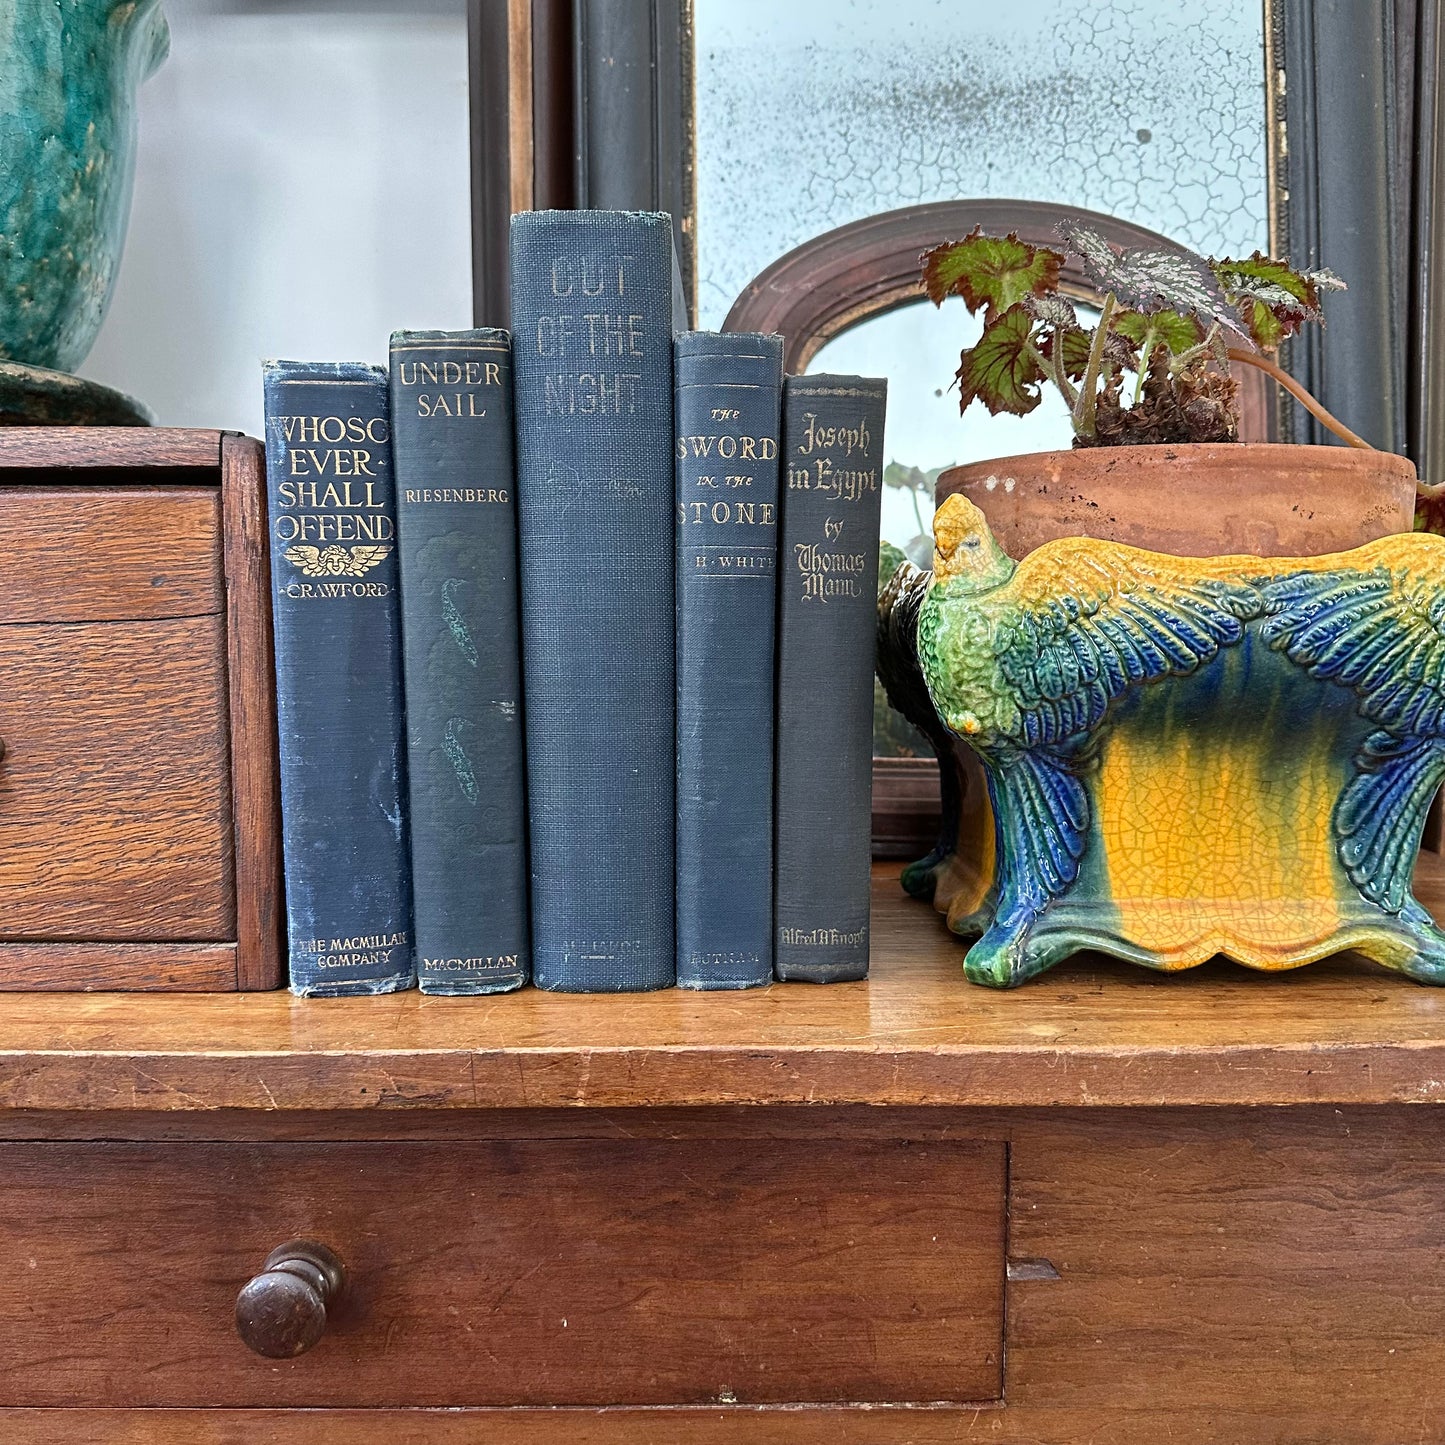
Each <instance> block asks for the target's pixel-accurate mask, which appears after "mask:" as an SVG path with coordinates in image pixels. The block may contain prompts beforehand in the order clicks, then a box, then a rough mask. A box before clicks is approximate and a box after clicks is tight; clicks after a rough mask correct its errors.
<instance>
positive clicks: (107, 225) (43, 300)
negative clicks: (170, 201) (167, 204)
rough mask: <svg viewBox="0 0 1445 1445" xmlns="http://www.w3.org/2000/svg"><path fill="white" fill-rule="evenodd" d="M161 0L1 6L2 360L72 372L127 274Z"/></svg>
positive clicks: (160, 51) (162, 43)
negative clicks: (141, 129) (139, 142)
mask: <svg viewBox="0 0 1445 1445" xmlns="http://www.w3.org/2000/svg"><path fill="white" fill-rule="evenodd" d="M169 44H170V34H169V31H168V30H167V28H166V21H165V16H164V14H163V13H162V11H161V8H160V0H0V358H3V359H4V360H6V361H11V362H19V363H23V364H25V365H26V366H31V367H49V368H52V369H55V370H59V371H73V370H74V369H75V368H76V367H77V366H79V364H80V363H81V362H82V361H83V360H84V359H85V357H86V355H87V354H88V353H89V351H90V348H91V346H92V344H93V343H94V341H95V337H96V333H97V332H98V331H99V330H100V323H101V321H102V320H103V319H104V317H105V309H106V306H107V305H108V303H109V301H110V293H111V287H112V285H113V284H114V282H115V275H116V271H117V268H118V267H119V265H120V255H121V248H122V246H123V245H124V242H125V228H126V224H127V222H128V220H129V218H130V200H131V182H132V178H133V175H134V171H135V141H136V104H135V99H136V88H137V87H138V86H139V84H140V82H141V81H142V80H144V79H145V78H146V77H147V76H148V75H150V74H151V73H152V72H153V71H154V70H155V69H156V67H157V66H159V65H160V63H161V62H162V61H163V60H164V59H165V58H166V54H167V51H168V49H169Z"/></svg>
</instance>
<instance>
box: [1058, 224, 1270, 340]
mask: <svg viewBox="0 0 1445 1445" xmlns="http://www.w3.org/2000/svg"><path fill="white" fill-rule="evenodd" d="M1058 232H1059V235H1060V236H1062V237H1063V239H1064V242H1065V243H1066V244H1067V246H1068V248H1069V249H1070V250H1071V251H1072V252H1073V253H1074V254H1075V255H1076V256H1078V258H1079V259H1080V260H1081V261H1082V262H1083V263H1084V274H1085V275H1086V276H1087V277H1088V278H1089V280H1090V281H1092V282H1093V284H1094V285H1095V286H1097V287H1098V288H1099V289H1100V290H1101V291H1109V292H1112V293H1113V294H1114V296H1115V297H1116V298H1117V299H1118V300H1119V301H1121V302H1123V304H1124V305H1125V306H1126V307H1129V308H1130V309H1132V310H1134V311H1142V312H1144V313H1146V314H1149V315H1152V314H1153V313H1154V312H1157V311H1178V312H1181V313H1183V314H1184V315H1186V316H1195V317H1197V318H1198V319H1199V321H1200V322H1201V323H1203V325H1204V326H1206V327H1209V326H1212V325H1216V324H1217V325H1219V326H1222V327H1224V328H1225V330H1227V331H1233V332H1235V333H1236V334H1237V335H1238V336H1240V337H1243V338H1245V339H1246V340H1247V339H1249V338H1248V332H1247V331H1246V330H1245V328H1244V323H1243V320H1242V318H1241V317H1240V316H1239V314H1238V313H1237V312H1236V311H1235V309H1234V307H1233V306H1232V305H1231V304H1230V302H1229V300H1228V298H1227V297H1226V296H1225V294H1224V291H1223V290H1222V289H1221V287H1220V284H1219V281H1218V279H1217V278H1216V277H1215V274H1214V272H1213V271H1212V270H1211V269H1210V267H1209V264H1208V263H1207V262H1206V261H1204V260H1203V259H1202V258H1201V257H1199V256H1196V255H1194V253H1193V252H1191V251H1146V250H1143V249H1139V250H1132V251H1117V250H1115V249H1114V247H1113V246H1111V245H1110V244H1109V242H1108V241H1106V240H1105V239H1104V237H1103V236H1101V235H1100V234H1099V233H1098V232H1097V231H1096V230H1094V229H1093V228H1092V227H1091V226H1085V225H1083V224H1082V223H1081V222H1078V221H1063V222H1060V224H1059V226H1058Z"/></svg>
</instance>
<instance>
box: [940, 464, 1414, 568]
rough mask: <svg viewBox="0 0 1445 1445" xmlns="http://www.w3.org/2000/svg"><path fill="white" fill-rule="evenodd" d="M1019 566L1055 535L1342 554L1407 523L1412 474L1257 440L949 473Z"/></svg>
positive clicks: (1180, 550)
mask: <svg viewBox="0 0 1445 1445" xmlns="http://www.w3.org/2000/svg"><path fill="white" fill-rule="evenodd" d="M955 492H961V493H962V494H963V495H964V496H965V497H967V498H968V499H969V501H971V502H973V503H974V504H975V505H976V506H977V507H978V508H979V509H980V510H981V511H982V512H983V514H984V516H985V517H987V518H988V524H989V526H990V528H991V529H992V530H993V533H994V536H995V537H997V538H998V540H999V543H1000V545H1001V546H1002V547H1003V549H1004V551H1005V552H1007V553H1008V554H1009V556H1011V557H1013V558H1014V559H1015V561H1018V560H1021V559H1022V558H1023V557H1024V556H1026V555H1027V554H1028V553H1029V552H1032V551H1033V550H1034V548H1035V547H1039V546H1042V545H1043V543H1045V542H1050V541H1052V540H1053V539H1054V538H1056V537H1099V538H1102V539H1104V540H1105V541H1110V542H1127V543H1128V544H1129V545H1130V546H1132V547H1146V548H1148V549H1149V550H1150V551H1153V552H1169V553H1172V554H1173V555H1175V556H1178V557H1218V556H1225V555H1229V554H1232V553H1249V554H1252V555H1254V556H1256V557H1308V556H1311V555H1313V554H1316V553H1321V552H1347V551H1349V550H1350V548H1352V547H1359V546H1362V545H1363V544H1364V543H1366V542H1373V541H1375V540H1377V539H1378V538H1380V537H1386V536H1389V535H1391V534H1392V533H1395V532H1408V531H1409V530H1410V529H1411V527H1412V526H1413V524H1414V515H1415V466H1414V463H1412V462H1410V461H1407V460H1406V459H1405V458H1404V457H1397V456H1393V455H1391V454H1390V453H1389V452H1373V451H1368V452H1367V451H1361V450H1359V449H1358V448H1354V447H1304V446H1283V445H1277V444H1274V443H1265V442H1233V443H1197V444H1190V445H1181V446H1157V447H1090V448H1085V449H1083V450H1080V451H1066V452H1032V453H1029V454H1027V455H1024V456H1017V457H999V458H996V459H995V460H993V461H987V462H972V463H970V464H969V465H968V466H964V467H950V468H949V470H948V471H946V472H944V473H943V474H942V475H941V476H940V477H939V479H938V487H937V500H938V502H939V503H940V504H941V503H942V502H943V499H944V498H945V497H948V496H952V495H953V494H954V493H955Z"/></svg>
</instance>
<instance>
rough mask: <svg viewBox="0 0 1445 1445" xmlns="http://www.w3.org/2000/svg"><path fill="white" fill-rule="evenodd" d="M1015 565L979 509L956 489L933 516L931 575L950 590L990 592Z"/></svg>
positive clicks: (1008, 574) (1001, 584) (1001, 582)
mask: <svg viewBox="0 0 1445 1445" xmlns="http://www.w3.org/2000/svg"><path fill="white" fill-rule="evenodd" d="M1016 565H1017V564H1016V563H1015V562H1014V560H1013V558H1012V557H1010V556H1009V555H1008V553H1007V552H1005V551H1004V549H1003V548H1002V547H1000V546H999V544H998V543H997V542H996V541H995V540H994V535H993V533H992V532H990V531H989V529H988V522H987V521H986V520H985V518H984V515H983V513H982V512H980V511H979V509H978V508H977V507H975V506H974V504H973V503H972V502H970V501H969V500H968V498H967V497H964V496H960V495H959V494H958V493H957V492H955V493H954V494H953V496H951V497H949V498H948V499H947V500H946V501H945V502H944V504H943V505H942V506H941V507H940V508H939V509H938V511H937V512H936V513H935V514H934V518H933V575H934V578H935V580H936V581H937V582H940V583H942V582H948V583H952V584H953V586H952V587H951V588H950V591H954V592H991V591H992V590H993V589H994V588H995V587H1002V586H1003V584H1004V583H1005V582H1007V581H1008V580H1009V578H1010V577H1012V576H1013V574H1014V568H1015V566H1016Z"/></svg>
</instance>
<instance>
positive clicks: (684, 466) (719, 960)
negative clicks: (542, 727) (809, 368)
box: [674, 331, 783, 989]
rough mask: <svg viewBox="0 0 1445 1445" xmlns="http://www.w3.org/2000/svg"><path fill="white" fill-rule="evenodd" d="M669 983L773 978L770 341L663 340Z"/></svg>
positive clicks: (774, 447) (774, 486)
mask: <svg viewBox="0 0 1445 1445" xmlns="http://www.w3.org/2000/svg"><path fill="white" fill-rule="evenodd" d="M674 358H675V360H674V367H675V373H676V374H675V378H674V386H675V389H676V397H677V400H676V406H675V412H676V426H677V441H676V460H677V981H678V984H679V985H680V986H681V987H683V988H704V989H728V988H753V987H756V986H757V985H759V984H765V983H771V982H772V979H773V619H774V613H775V611H776V606H775V604H776V600H777V584H778V576H777V562H778V448H779V434H778V433H779V423H780V419H781V408H782V395H783V339H782V337H780V336H758V335H753V334H749V333H745V332H744V333H735V334H730V335H725V336H720V335H715V334H713V333H711V332H701V331H697V332H690V333H688V334H687V335H685V336H680V337H678V339H677V346H676V350H675V352H674Z"/></svg>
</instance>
